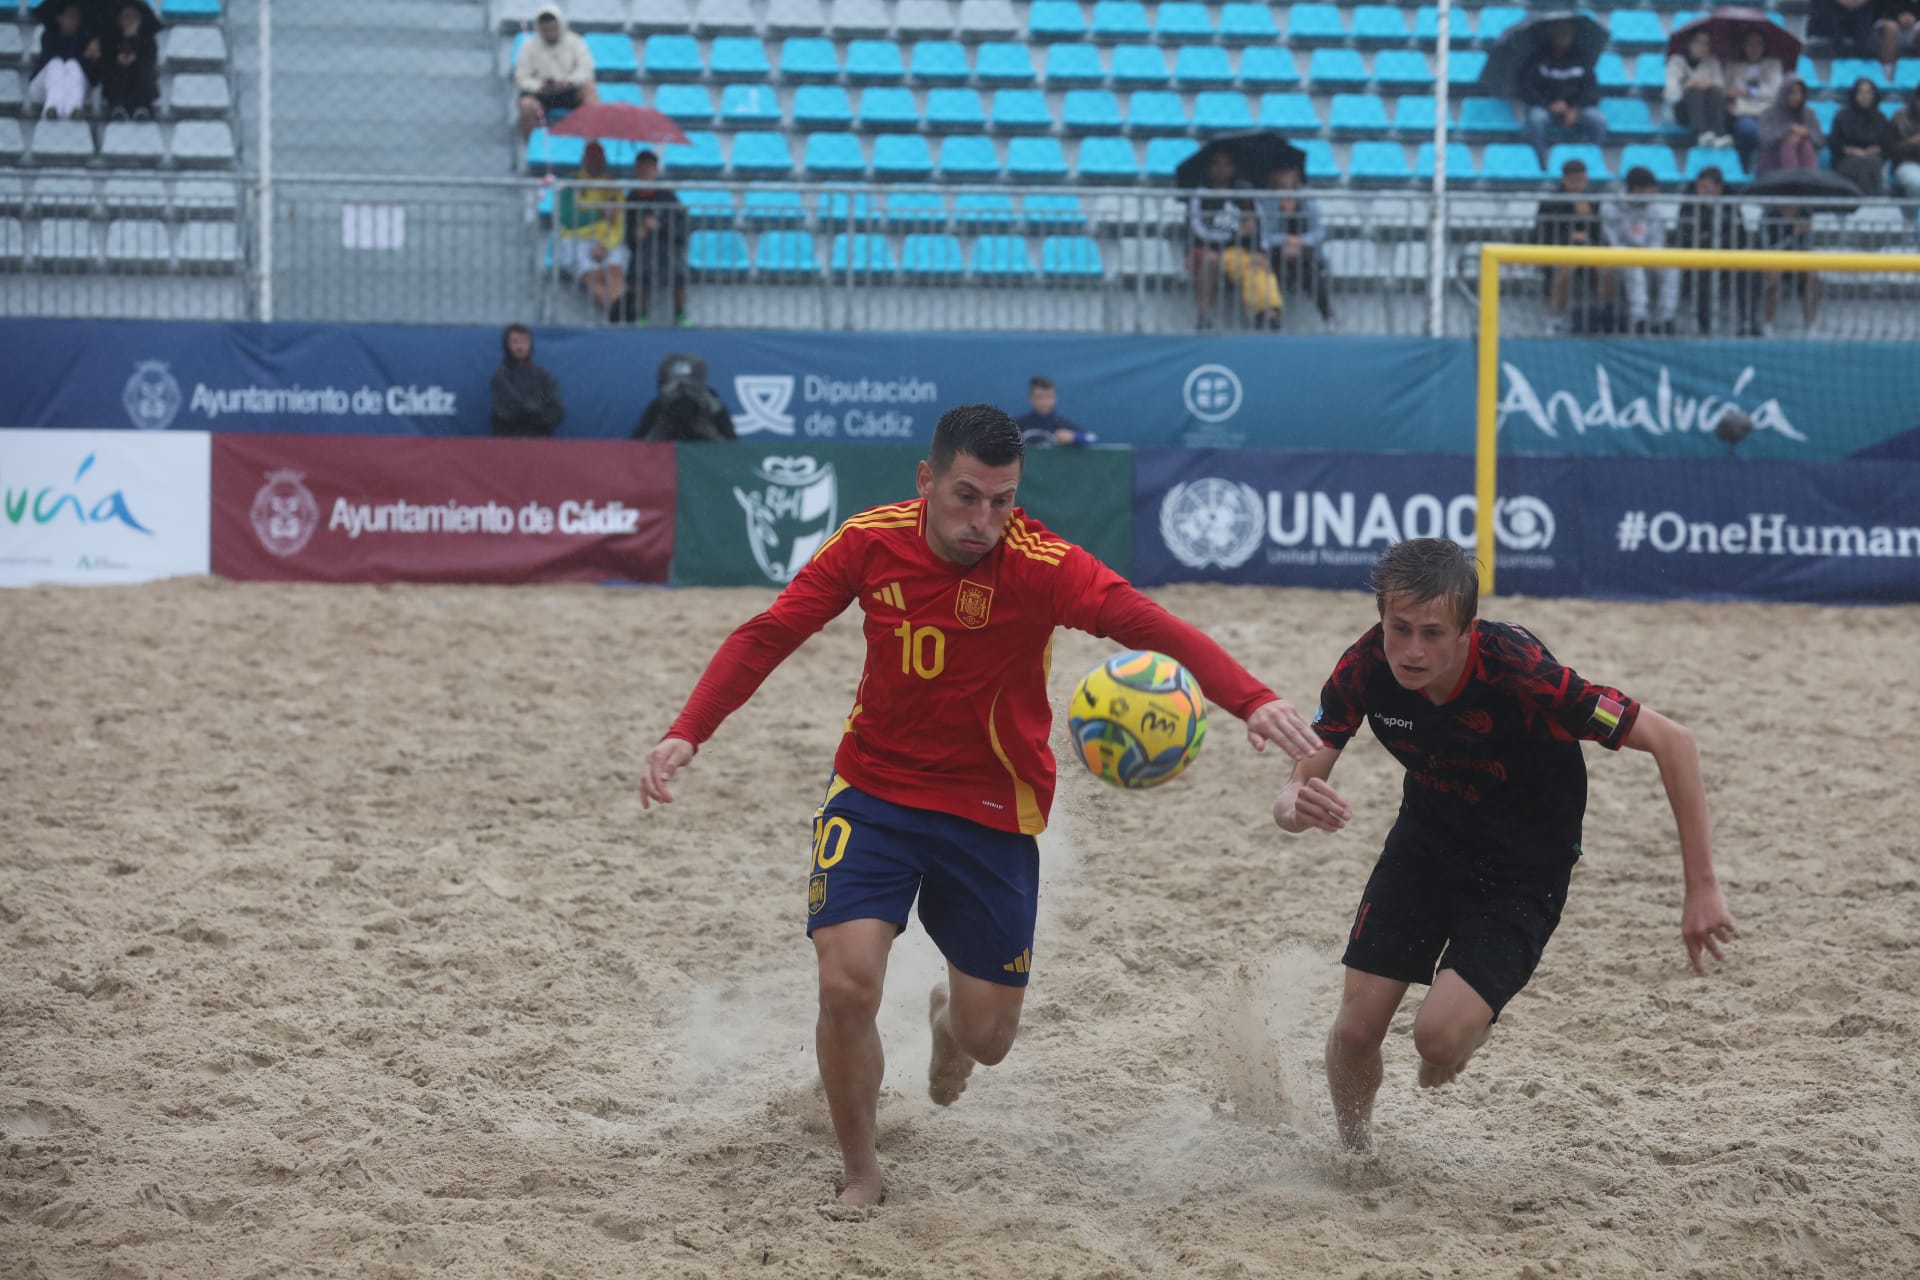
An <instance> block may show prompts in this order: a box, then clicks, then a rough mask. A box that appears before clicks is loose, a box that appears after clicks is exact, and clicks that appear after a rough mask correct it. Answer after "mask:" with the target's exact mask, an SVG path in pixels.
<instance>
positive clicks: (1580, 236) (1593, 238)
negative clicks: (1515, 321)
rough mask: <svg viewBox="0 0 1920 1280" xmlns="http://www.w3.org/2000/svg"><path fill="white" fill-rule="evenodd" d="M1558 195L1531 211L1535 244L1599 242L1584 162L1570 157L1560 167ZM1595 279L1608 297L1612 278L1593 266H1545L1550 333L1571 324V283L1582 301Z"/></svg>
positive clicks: (1595, 210)
mask: <svg viewBox="0 0 1920 1280" xmlns="http://www.w3.org/2000/svg"><path fill="white" fill-rule="evenodd" d="M1558 194H1559V198H1558V199H1556V200H1542V201H1541V202H1540V208H1539V210H1538V211H1537V212H1535V214H1534V217H1533V239H1534V243H1535V244H1559V245H1581V246H1586V245H1596V244H1599V243H1600V210H1599V208H1598V206H1597V205H1596V204H1595V203H1594V201H1593V199H1592V197H1590V196H1588V195H1587V166H1586V162H1585V161H1583V160H1579V159H1572V160H1568V161H1567V162H1566V163H1565V164H1563V165H1561V166H1560V186H1559V190H1558ZM1596 280H1597V283H1598V285H1599V289H1598V292H1599V293H1600V295H1601V298H1602V299H1603V300H1604V299H1606V298H1608V297H1610V296H1611V295H1612V293H1613V281H1612V279H1611V278H1610V277H1608V276H1607V275H1606V274H1605V273H1604V272H1600V271H1598V270H1596V269H1595V268H1592V267H1548V268H1547V281H1548V284H1547V325H1548V327H1549V328H1550V329H1552V330H1553V332H1555V333H1565V332H1566V331H1567V330H1568V329H1569V328H1570V327H1572V321H1571V319H1570V318H1569V316H1568V314H1567V303H1568V301H1569V300H1570V299H1571V298H1572V296H1573V292H1574V286H1575V285H1576V284H1577V285H1579V289H1580V293H1581V295H1582V301H1583V302H1584V300H1585V295H1587V294H1589V293H1592V292H1594V291H1595V289H1594V286H1595V283H1596Z"/></svg>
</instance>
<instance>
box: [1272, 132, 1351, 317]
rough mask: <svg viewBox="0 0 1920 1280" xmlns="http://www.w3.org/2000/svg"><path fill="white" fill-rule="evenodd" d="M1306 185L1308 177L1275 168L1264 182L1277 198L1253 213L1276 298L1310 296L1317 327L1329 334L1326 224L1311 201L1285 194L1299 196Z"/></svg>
mask: <svg viewBox="0 0 1920 1280" xmlns="http://www.w3.org/2000/svg"><path fill="white" fill-rule="evenodd" d="M1306 182H1307V175H1306V174H1305V173H1304V172H1302V171H1301V170H1300V169H1298V168H1294V167H1291V166H1284V167H1281V168H1277V169H1275V170H1274V171H1273V173H1272V175H1271V176H1270V177H1269V179H1268V183H1269V185H1271V186H1272V187H1273V189H1274V190H1275V191H1278V192H1281V193H1282V194H1280V195H1278V196H1267V197H1264V198H1262V199H1259V200H1255V201H1254V202H1253V207H1254V214H1255V216H1256V218H1257V219H1258V221H1259V224H1260V247H1261V249H1263V250H1264V251H1265V252H1266V255H1267V265H1268V267H1269V269H1271V270H1272V272H1273V276H1274V279H1275V280H1277V281H1278V282H1279V284H1280V291H1281V293H1282V294H1283V295H1284V294H1286V293H1289V292H1291V291H1292V290H1295V289H1298V290H1300V291H1302V292H1308V293H1312V294H1313V304H1314V306H1315V307H1317V308H1318V309H1319V311H1320V321H1321V323H1322V324H1323V325H1325V326H1326V327H1327V328H1329V329H1332V328H1335V327H1336V326H1335V324H1334V319H1333V301H1332V296H1331V291H1330V288H1331V281H1330V278H1329V277H1330V275H1331V273H1330V272H1329V271H1328V270H1327V253H1326V243H1327V220H1326V218H1325V216H1324V215H1323V214H1322V213H1321V212H1320V202H1319V201H1318V200H1315V199H1314V198H1313V197H1312V196H1301V195H1290V194H1285V193H1288V192H1297V191H1299V190H1300V188H1301V187H1303V186H1305V185H1306Z"/></svg>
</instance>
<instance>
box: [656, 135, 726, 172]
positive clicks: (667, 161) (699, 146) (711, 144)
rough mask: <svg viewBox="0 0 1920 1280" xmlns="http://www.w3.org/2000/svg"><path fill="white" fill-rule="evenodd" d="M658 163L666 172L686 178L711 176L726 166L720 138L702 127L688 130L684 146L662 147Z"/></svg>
mask: <svg viewBox="0 0 1920 1280" xmlns="http://www.w3.org/2000/svg"><path fill="white" fill-rule="evenodd" d="M660 163H661V165H662V166H663V167H664V168H665V169H666V170H667V172H669V173H672V174H677V175H679V176H682V177H688V178H704V177H713V176H715V175H717V174H718V173H719V172H720V171H721V170H722V169H724V168H726V167H727V162H726V157H724V156H722V155H721V154H720V139H719V138H717V137H715V136H714V135H713V134H711V133H708V132H707V131H705V130H704V129H695V130H689V131H688V133H687V141H686V144H685V145H684V146H682V145H678V144H676V145H674V146H670V147H662V148H661V149H660Z"/></svg>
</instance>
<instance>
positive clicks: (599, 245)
mask: <svg viewBox="0 0 1920 1280" xmlns="http://www.w3.org/2000/svg"><path fill="white" fill-rule="evenodd" d="M580 168H581V176H582V177H585V178H591V179H593V180H594V182H595V183H596V185H594V186H579V187H575V186H569V187H566V188H564V189H563V190H562V191H561V192H560V198H559V200H557V201H556V202H555V211H554V223H555V225H556V226H557V227H558V228H559V235H558V236H557V237H556V238H555V241H554V246H553V264H554V266H556V267H557V268H559V269H560V270H561V271H563V272H566V273H570V274H571V275H573V276H574V277H575V278H577V279H578V280H579V281H580V283H581V285H582V286H583V287H584V288H585V289H586V291H587V297H588V298H590V299H591V300H592V302H593V309H594V310H595V311H597V312H599V313H600V314H602V315H605V314H606V313H607V311H608V309H609V308H610V307H612V306H613V301H614V299H615V298H618V297H619V296H620V295H621V294H622V293H624V292H625V291H626V287H627V282H626V273H627V263H628V261H629V260H630V255H629V253H628V251H627V244H626V240H627V226H626V218H625V216H624V215H623V213H622V204H623V201H622V199H621V193H620V188H618V187H616V186H612V185H609V184H608V177H609V175H608V173H607V152H606V148H604V147H602V146H601V145H600V144H599V143H598V142H589V143H588V144H587V150H586V154H585V156H584V157H582V160H581V165H580Z"/></svg>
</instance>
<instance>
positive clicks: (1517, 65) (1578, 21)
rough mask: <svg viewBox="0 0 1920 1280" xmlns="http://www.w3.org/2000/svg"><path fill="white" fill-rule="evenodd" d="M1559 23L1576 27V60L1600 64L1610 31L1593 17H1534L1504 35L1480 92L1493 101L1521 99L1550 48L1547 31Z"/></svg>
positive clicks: (1558, 12)
mask: <svg viewBox="0 0 1920 1280" xmlns="http://www.w3.org/2000/svg"><path fill="white" fill-rule="evenodd" d="M1556 22H1570V23H1572V24H1573V53H1574V57H1575V58H1577V59H1578V60H1579V61H1580V62H1581V63H1582V64H1584V65H1586V66H1589V67H1590V66H1592V65H1593V64H1594V63H1596V62H1598V61H1599V60H1600V55H1601V54H1602V53H1603V52H1605V50H1606V47H1607V29H1606V28H1605V27H1603V26H1601V25H1600V23H1599V21H1598V20H1596V19H1595V18H1594V17H1592V16H1591V15H1590V14H1585V13H1576V12H1575V11H1574V10H1572V9H1553V10H1549V11H1547V12H1545V13H1536V14H1531V15H1529V16H1528V17H1527V18H1525V19H1524V20H1522V21H1520V22H1516V23H1514V24H1513V25H1512V26H1511V27H1508V28H1507V29H1506V30H1505V31H1504V32H1502V33H1501V35H1500V39H1499V40H1498V41H1496V42H1495V44H1494V46H1493V49H1492V51H1491V52H1490V53H1488V54H1487V64H1486V66H1484V67H1482V68H1481V69H1480V81H1479V88H1480V92H1482V93H1484V94H1486V95H1487V96H1488V97H1490V98H1517V97H1519V96H1520V83H1521V81H1522V79H1523V78H1524V77H1525V76H1526V75H1527V73H1528V72H1529V71H1531V70H1532V69H1533V64H1534V61H1535V59H1536V58H1537V57H1538V56H1539V54H1540V53H1541V52H1542V51H1543V50H1544V49H1545V48H1546V41H1547V29H1548V28H1549V27H1551V26H1552V25H1553V24H1554V23H1556Z"/></svg>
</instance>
